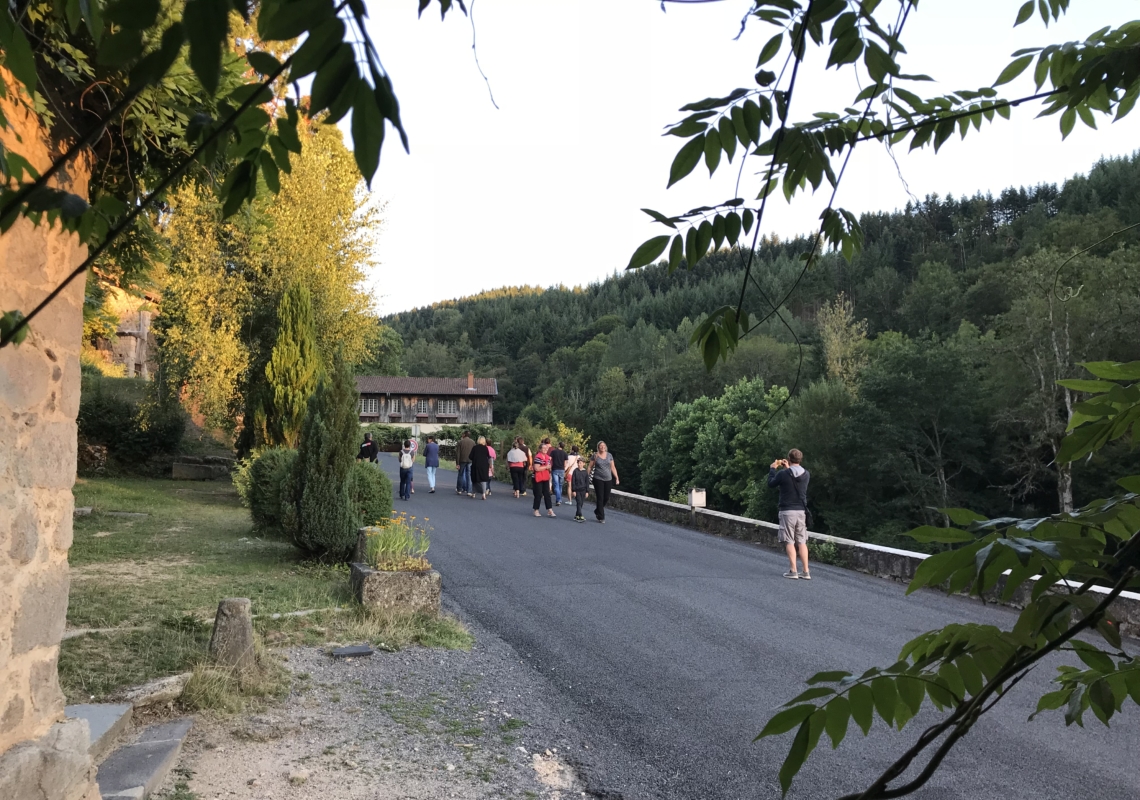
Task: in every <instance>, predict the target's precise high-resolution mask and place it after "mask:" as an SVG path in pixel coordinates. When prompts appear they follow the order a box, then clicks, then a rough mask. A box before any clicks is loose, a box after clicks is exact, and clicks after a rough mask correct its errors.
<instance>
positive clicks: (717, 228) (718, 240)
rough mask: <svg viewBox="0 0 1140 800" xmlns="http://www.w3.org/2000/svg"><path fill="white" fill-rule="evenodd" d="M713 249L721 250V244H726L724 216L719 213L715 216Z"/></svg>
mask: <svg viewBox="0 0 1140 800" xmlns="http://www.w3.org/2000/svg"><path fill="white" fill-rule="evenodd" d="M712 228H713V250H714V251H717V250H720V246H721V245H722V244H724V217H722V216H720V215H719V214H717V215H716V216H715V217H713V226H712Z"/></svg>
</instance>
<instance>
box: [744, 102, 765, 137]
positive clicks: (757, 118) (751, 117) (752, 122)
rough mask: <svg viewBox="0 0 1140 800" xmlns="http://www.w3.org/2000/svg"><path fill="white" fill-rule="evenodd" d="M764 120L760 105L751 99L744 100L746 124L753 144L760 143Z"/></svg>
mask: <svg viewBox="0 0 1140 800" xmlns="http://www.w3.org/2000/svg"><path fill="white" fill-rule="evenodd" d="M763 121H764V114H763V112H761V111H760V106H758V105H756V103H754V102H753V101H752V100H751V99H749V100H745V101H744V126H745V128H746V129H747V131H748V138H749V139H751V140H752V142H753V144H760V126H761V124H762V123H763Z"/></svg>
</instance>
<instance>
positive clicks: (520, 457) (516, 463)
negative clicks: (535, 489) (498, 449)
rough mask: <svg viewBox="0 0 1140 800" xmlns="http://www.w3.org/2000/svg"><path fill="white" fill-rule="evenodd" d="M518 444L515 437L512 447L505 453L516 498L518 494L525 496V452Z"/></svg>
mask: <svg viewBox="0 0 1140 800" xmlns="http://www.w3.org/2000/svg"><path fill="white" fill-rule="evenodd" d="M520 444H521V443H520V441H519V440H518V438H517V437H516V438H515V443H514V447H512V448H511V449H510V450H508V451H507V467H508V469H510V471H511V486H512V487H513V488H514V490H515V497H516V498H517V497H518V496H519V492H522V493H523V494H526V466H527V458H526V451H525V450H523V449H522V447H521V446H520Z"/></svg>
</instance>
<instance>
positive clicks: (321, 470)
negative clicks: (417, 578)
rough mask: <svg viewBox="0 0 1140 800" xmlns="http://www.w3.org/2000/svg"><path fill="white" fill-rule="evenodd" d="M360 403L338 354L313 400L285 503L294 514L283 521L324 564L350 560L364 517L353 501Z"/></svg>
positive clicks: (295, 538) (299, 543) (296, 541)
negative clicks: (351, 480)
mask: <svg viewBox="0 0 1140 800" xmlns="http://www.w3.org/2000/svg"><path fill="white" fill-rule="evenodd" d="M356 403H357V395H356V386H355V382H354V381H353V379H352V374H351V373H350V372H349V371H348V369H347V367H346V365H345V363H344V360H343V358H342V357H341V356H340V355H339V354H338V355H337V357H336V360H335V363H334V364H333V369H332V371H331V374H328V375H322V376H321V379H320V381H319V382H318V383H317V388H316V391H314V392H313V396H312V397H310V398H309V407H308V411H307V412H306V414H305V421H304V424H303V425H302V426H301V444H300V447H299V448H298V450H297V460H296V464H295V466H294V469H293V479H292V481H291V482H290V483H291V486H290V487H289V492H288V494H287V496H286V498H285V500H286V502H287V503H289V504H290V505H291V506H292V509H286V511H285V513H284V514H283V518H282V521H283V523H284V525H285V527H286V530H287V531H288V532H289V533H290V534H291V537H292V540H293V542H294V544H296V545H297V547H299V548H301V549H302V550H304V551H305V552H307V553H310V554H312V555H314V556H316V557H318V558H322V559H327V560H334V561H343V560H346V559H347V558H348V557H349V556H350V555H351V553H352V549H353V547H354V546H355V544H356V529H357V527H358V524H357V520H358V519H359V517H358V516H357V514H356V511H355V509H354V508H353V507H352V502H351V500H350V498H349V474H350V473H351V472H352V466H353V464H354V463H356V458H355V457H356V434H357V430H358V427H359V425H358V421H357V420H358V415H357V413H356ZM294 509H295V510H294ZM294 514H295V516H294Z"/></svg>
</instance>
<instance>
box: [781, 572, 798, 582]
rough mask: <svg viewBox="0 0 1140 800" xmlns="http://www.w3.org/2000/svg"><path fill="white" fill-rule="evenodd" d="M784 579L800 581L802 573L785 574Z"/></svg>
mask: <svg viewBox="0 0 1140 800" xmlns="http://www.w3.org/2000/svg"><path fill="white" fill-rule="evenodd" d="M784 577H785V578H791V579H792V580H793V581H798V580H799V579H800V573H798V572H785V573H784Z"/></svg>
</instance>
